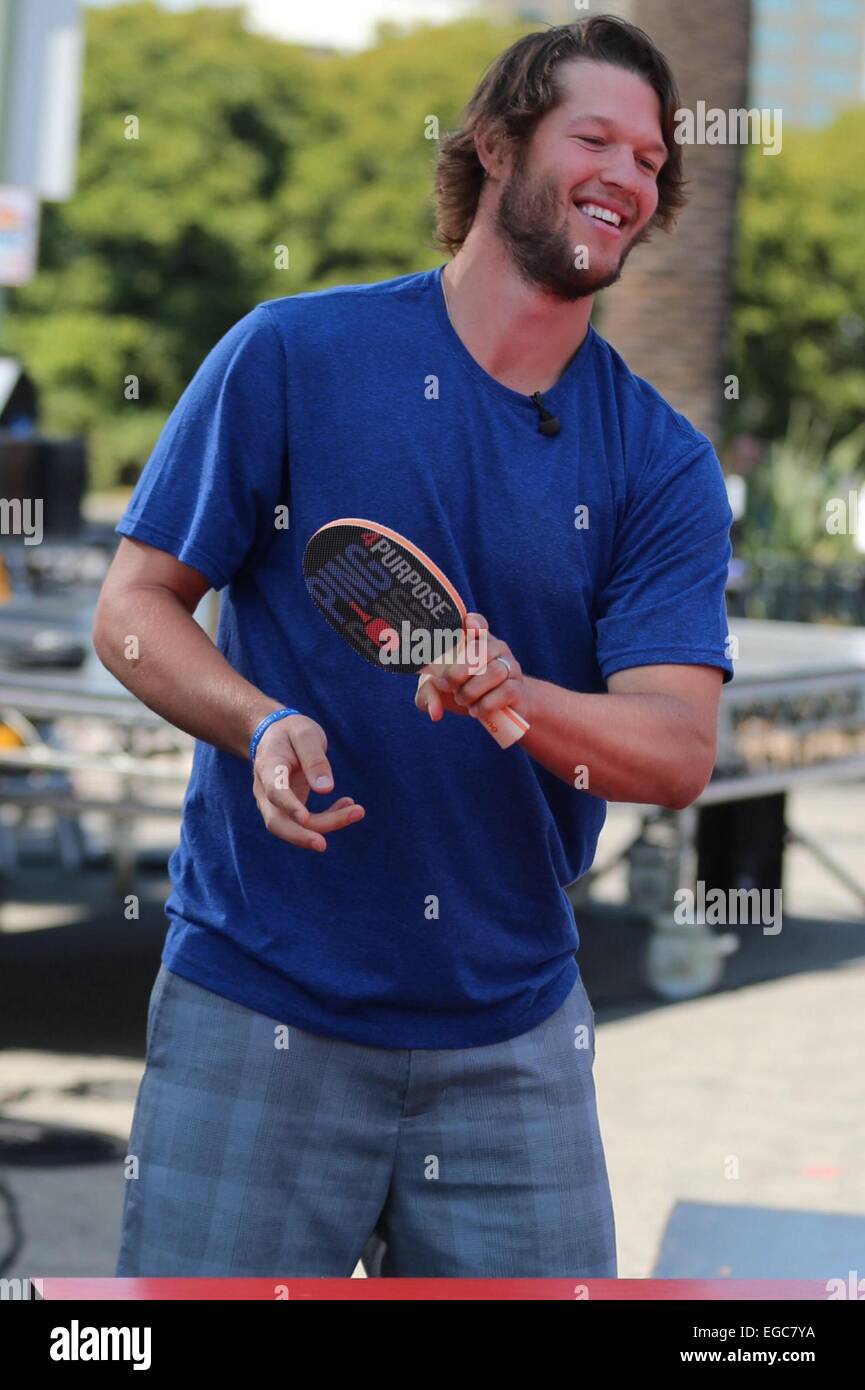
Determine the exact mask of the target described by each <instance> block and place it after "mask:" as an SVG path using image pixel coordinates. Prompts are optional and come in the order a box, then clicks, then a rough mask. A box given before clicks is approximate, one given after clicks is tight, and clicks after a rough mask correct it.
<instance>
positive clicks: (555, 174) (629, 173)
mask: <svg viewBox="0 0 865 1390" xmlns="http://www.w3.org/2000/svg"><path fill="white" fill-rule="evenodd" d="M558 77H559V80H560V83H561V87H562V90H563V92H564V98H563V100H562V102H561V104H560V105H559V106H557V107H556V109H555V110H553V111H548V112H547V114H546V115H545V116H543V117H542V119H541V120H540V121H539V122H538V125H537V126H536V128H535V131H534V134H533V135H532V138H531V140H530V141H529V142H528V146H527V147H519V148H518V149H517V151H516V155H515V158H514V160H513V163H512V164H511V167H510V172H509V175H505V177H506V179H507V182H506V183H505V185H504V187H503V189H502V192H501V195H500V198H499V202H498V206H497V208H496V210H495V214H494V216H495V225H496V230H497V232H498V234H499V236H500V237H501V238H502V240H503V242H504V243H505V246H506V247H507V249H508V251H509V253H510V255H511V257H512V258H513V261H514V263H515V265H516V267H517V270H518V271H519V273H520V274H521V275H522V277H523V279H524V280H526V281H528V282H529V283H531V284H532V285H535V286H538V287H541V288H543V289H545V290H547V291H549V292H550V293H552V294H554V295H556V296H558V297H559V298H561V299H565V300H574V299H582V298H584V297H585V296H586V295H591V294H594V293H595V292H596V291H597V290H602V289H605V288H606V287H607V285H612V284H614V282H615V281H616V280H617V279H618V278H619V276H620V274H621V272H622V267H623V266H624V263H625V260H626V258H627V256H628V254H629V252H630V251H631V250H632V248H633V247H634V246H635V245H636V243H637V242H638V241H639V240H640V239H641V234H642V233H643V232H644V230H645V228H646V225H647V223H648V222H649V221H650V220H651V218H652V217H653V215H654V213H655V209H656V208H657V206H658V186H657V178H658V173H659V172H660V169H661V167H662V165H663V164H664V162H665V160H666V158H667V151H666V149H665V146H664V138H663V135H662V133H661V123H660V102H659V100H658V96H657V93H656V92H655V91H654V90H653V88H652V87H650V86H649V84H648V82H646V81H645V80H644V79H643V78H642V77H640V76H638V75H637V74H636V73H632V72H626V71H625V70H624V69H623V68H617V67H613V66H612V65H611V64H609V63H596V62H590V61H587V60H585V59H580V60H578V61H575V62H570V63H567V64H564V65H563V66H562V67H561V68H560V69H559V70H558ZM592 209H594V211H592ZM598 213H601V214H602V216H601V217H599V216H598ZM603 215H606V216H607V217H609V216H611V215H612V217H613V219H614V221H613V222H610V221H605V220H602V217H603ZM616 218H618V219H619V223H618V225H615V219H616Z"/></svg>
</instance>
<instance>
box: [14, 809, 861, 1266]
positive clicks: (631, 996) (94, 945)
mask: <svg viewBox="0 0 865 1390" xmlns="http://www.w3.org/2000/svg"><path fill="white" fill-rule="evenodd" d="M790 820H791V821H792V822H793V823H794V824H796V825H797V826H799V827H800V828H802V829H804V830H806V831H807V832H808V833H810V834H813V835H815V836H817V837H818V838H820V839H821V841H822V843H823V844H824V845H826V846H827V847H828V848H830V849H831V850H832V852H833V853H834V854H836V855H837V856H838V857H839V859H840V860H841V861H842V862H843V863H844V864H845V865H846V866H847V868H848V870H849V871H850V872H853V873H856V872H857V871H858V873H859V875H860V877H861V878H862V879H863V881H865V853H863V841H865V788H863V787H860V786H853V787H845V786H843V785H838V786H836V787H830V788H821V789H817V788H809V789H808V790H807V791H804V792H802V793H799V794H797V795H796V796H795V797H793V798H791V805H790ZM633 825H634V821H633V815H632V813H631V811H630V810H629V809H628V808H624V807H614V808H611V816H610V820H609V823H608V827H607V829H606V830H605V832H604V837H603V840H602V845H601V850H600V856H599V857H600V858H602V859H605V858H606V857H607V856H608V855H610V854H612V853H613V852H614V851H615V849H616V848H617V846H618V845H620V844H623V843H624V842H625V841H626V840H627V838H628V836H629V834H631V833H632V831H633ZM157 833H163V831H162V830H160V831H159V832H157V831H155V830H154V831H153V834H152V835H151V836H150V837H149V838H151V839H152V838H153V835H156V834H157ZM146 838H147V837H146ZM137 887H138V889H139V891H140V892H141V894H142V898H143V911H142V916H141V920H140V921H139V922H137V923H130V922H128V921H126V920H125V919H124V917H123V915H122V912H121V911H120V910H119V908H118V900H117V895H116V893H114V891H113V890H112V888H111V884H110V881H109V878H108V877H107V875H104V874H101V873H97V872H91V873H89V874H87V875H83V876H78V877H77V878H74V879H73V878H71V877H70V876H62V875H60V874H59V873H57V872H54V871H51V870H48V869H45V868H42V869H38V868H31V869H28V870H27V871H24V872H22V873H21V874H19V875H17V876H16V878H15V879H14V880H13V881H12V882H11V883H10V884H9V885H7V901H6V902H5V904H4V905H3V906H2V908H0V922H2V928H3V935H2V936H0V952H2V957H3V969H2V972H0V1117H2V1132H3V1134H4V1135H5V1139H6V1145H5V1161H4V1164H3V1168H2V1171H0V1261H2V1260H3V1258H4V1255H8V1254H10V1253H11V1258H9V1259H8V1261H7V1264H6V1267H5V1268H3V1269H2V1272H3V1273H4V1274H7V1275H15V1274H32V1273H38V1274H45V1275H51V1274H53V1275H72V1274H80V1275H85V1274H92V1275H97V1274H102V1275H105V1274H111V1273H112V1272H113V1261H114V1257H115V1252H116V1243H117V1228H118V1219H119V1211H120V1202H121V1197H122V1177H121V1173H120V1158H121V1157H122V1154H123V1153H124V1152H125V1141H126V1139H127V1137H128V1132H129V1124H130V1120H131V1115H132V1107H133V1103H134V1098H135V1090H136V1086H137V1083H138V1079H139V1077H140V1074H141V1068H142V1064H143V1045H144V1023H145V1016H146V1008H147V997H148V993H149V989H150V986H151V984H152V980H153V977H154V974H155V971H156V965H157V961H158V956H159V950H160V947H161V942H162V937H163V934H164V919H163V917H162V913H161V899H162V895H163V893H164V880H163V878H162V877H161V876H160V875H158V874H150V875H148V874H146V873H142V874H141V875H140V877H139V880H138V884H137ZM622 887H623V883H622V875H621V874H617V875H612V876H611V878H610V880H609V882H607V883H606V884H605V886H604V894H605V896H607V897H608V898H610V899H614V898H615V897H616V895H617V894H620V893H621V891H622ZM46 900H47V901H46ZM784 907H785V916H784V927H783V931H782V933H781V935H780V936H778V937H765V936H762V935H761V934H760V933H759V931H757V932H754V931H753V930H752V931H750V932H747V931H746V933H745V934H744V938H743V944H742V949H741V950H740V951H739V952H738V954H737V955H735V956H733V957H732V958H731V959H730V961H729V962H728V966H727V972H726V975H725V979H724V982H723V984H722V987H721V989H720V990H719V991H717V992H716V993H714V994H712V995H710V996H708V997H706V998H702V999H699V1000H694V1001H689V1002H686V1003H679V1004H675V1005H669V1004H663V1003H660V1002H659V1001H658V1000H656V999H653V998H652V997H651V996H649V995H648V994H647V993H646V991H645V989H644V988H643V987H642V986H641V984H640V969H639V959H640V952H641V950H642V947H643V945H644V941H645V936H644V933H643V932H642V930H641V929H640V928H639V927H638V926H637V925H636V924H635V923H633V922H631V921H628V920H627V919H619V918H615V917H613V916H612V915H610V916H604V915H600V916H597V917H593V918H591V919H586V920H585V921H584V923H583V932H582V935H583V948H582V952H581V959H582V961H583V970H584V975H585V979H586V982H587V987H588V989H589V993H590V995H591V996H592V999H593V1001H594V1003H595V1007H596V1013H597V1019H598V1025H599V1027H598V1039H597V1060H596V1069H595V1077H596V1084H597V1090H598V1097H599V1112H600V1117H601V1126H602V1131H603V1134H604V1140H605V1145H606V1152H607V1160H608V1166H609V1170H610V1179H611V1184H612V1189H613V1197H614V1205H615V1209H616V1219H617V1233H618V1248H619V1272H620V1275H621V1276H622V1277H627V1278H640V1277H646V1276H648V1275H649V1274H651V1273H652V1272H655V1271H657V1272H660V1273H663V1274H664V1275H666V1276H670V1275H672V1274H675V1273H682V1274H688V1273H694V1272H698V1271H697V1267H696V1266H695V1264H694V1261H695V1260H696V1261H697V1263H698V1264H699V1261H700V1260H702V1262H703V1265H704V1266H705V1265H709V1266H711V1268H704V1269H703V1272H705V1273H716V1274H725V1273H729V1274H733V1275H736V1274H744V1273H752V1274H754V1273H756V1274H758V1275H759V1274H760V1273H763V1274H769V1273H771V1272H773V1270H774V1269H776V1268H777V1267H778V1265H779V1263H780V1264H781V1265H782V1266H783V1270H782V1272H784V1271H786V1272H787V1273H789V1274H801V1275H805V1274H808V1273H811V1274H812V1275H814V1276H820V1277H822V1276H823V1273H824V1271H826V1270H828V1272H829V1273H838V1274H839V1275H840V1276H842V1277H844V1276H846V1273H847V1271H848V1270H849V1269H858V1270H859V1272H860V1274H865V1104H863V1099H865V1081H863V1076H862V1058H863V1055H865V1009H863V1007H862V1003H863V987H865V920H863V918H862V906H861V903H858V904H857V902H856V901H855V900H854V899H853V898H852V897H851V896H850V894H849V892H848V891H847V890H846V889H844V888H842V887H841V886H840V885H838V884H837V883H835V882H833V880H832V878H831V876H830V875H828V874H827V872H826V870H825V869H824V868H823V867H821V866H819V865H818V864H816V863H815V862H814V861H813V860H812V859H811V858H810V857H809V856H808V855H807V853H806V852H805V851H804V850H803V849H802V848H799V847H794V848H792V849H791V850H790V851H789V857H788V877H787V885H786V891H785V902H784ZM13 1138H14V1139H16V1141H17V1144H16V1149H15V1151H14V1152H13V1151H12V1150H11V1149H10V1140H11V1139H13ZM718 1208H721V1209H722V1210H721V1211H720V1212H719V1211H718V1210H717V1209H718ZM809 1214H813V1215H809ZM832 1214H837V1218H836V1219H835V1220H833V1219H832ZM842 1217H843V1218H849V1219H842ZM785 1241H786V1245H785ZM662 1247H663V1248H662ZM797 1262H798V1267H796V1265H797ZM827 1277H828V1274H827Z"/></svg>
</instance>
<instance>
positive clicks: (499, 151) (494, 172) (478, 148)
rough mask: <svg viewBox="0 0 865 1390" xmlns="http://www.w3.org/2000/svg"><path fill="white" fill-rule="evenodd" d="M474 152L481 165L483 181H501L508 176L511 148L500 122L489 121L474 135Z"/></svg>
mask: <svg viewBox="0 0 865 1390" xmlns="http://www.w3.org/2000/svg"><path fill="white" fill-rule="evenodd" d="M475 152H476V154H477V157H478V159H479V160H480V162H481V164H482V165H483V168H484V178H485V179H488V178H496V179H501V178H504V177H506V176H507V175H508V173H509V171H510V167H511V161H512V159H513V147H512V142H511V141H510V140H509V139H508V136H507V135H506V133H505V131H504V130H503V129H502V126H501V123H500V122H498V121H490V123H489V124H488V125H486V126H484V127H483V129H482V130H480V131H478V132H477V133H476V135H475Z"/></svg>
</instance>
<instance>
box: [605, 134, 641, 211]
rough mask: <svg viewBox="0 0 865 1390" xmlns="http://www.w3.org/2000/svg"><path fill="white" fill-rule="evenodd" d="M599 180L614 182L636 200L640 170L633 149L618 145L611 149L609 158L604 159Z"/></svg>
mask: <svg viewBox="0 0 865 1390" xmlns="http://www.w3.org/2000/svg"><path fill="white" fill-rule="evenodd" d="M601 181H602V182H603V183H609V184H615V185H616V187H617V188H621V189H622V190H623V191H624V192H625V193H628V194H630V195H631V197H632V198H633V199H634V200H635V201H636V197H637V193H638V191H639V188H640V171H639V169H638V168H637V162H636V160H635V158H634V152H633V150H628V149H623V148H622V147H621V146H619V147H618V148H617V149H616V150H615V151H611V152H610V157H609V159H607V160H605V161H604V167H603V169H602V170H601Z"/></svg>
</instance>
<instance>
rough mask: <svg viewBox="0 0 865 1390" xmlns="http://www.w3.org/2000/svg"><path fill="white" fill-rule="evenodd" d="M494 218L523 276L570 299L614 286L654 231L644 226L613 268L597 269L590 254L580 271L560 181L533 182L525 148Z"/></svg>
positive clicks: (536, 285) (544, 288) (535, 284)
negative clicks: (649, 231)
mask: <svg viewBox="0 0 865 1390" xmlns="http://www.w3.org/2000/svg"><path fill="white" fill-rule="evenodd" d="M495 222H496V230H497V231H498V234H499V236H500V237H501V239H502V241H503V242H504V245H505V247H506V249H507V251H508V253H509V255H510V257H511V259H512V261H513V263H514V265H515V267H516V269H517V272H518V274H519V275H520V277H521V279H523V280H524V281H525V282H526V284H528V285H531V286H532V287H533V288H537V289H542V290H546V291H547V292H548V293H550V294H552V295H554V296H555V297H556V298H558V299H564V300H568V301H573V300H576V299H586V298H588V297H589V296H590V295H593V294H596V293H597V292H598V290H605V289H607V288H608V287H609V286H610V285H614V284H615V283H616V281H617V280H618V278H619V276H620V275H621V273H622V270H623V269H624V265H625V261H626V260H627V258H628V256H629V255H630V253H631V251H632V250H633V249H634V247H635V246H637V245H638V244H639V242H641V241H643V240H644V239H646V238H647V236H648V230H649V229H648V227H645V228H643V230H642V231H641V232H640V234H639V235H638V236H633V237H632V238H631V240H630V241H628V242H626V243H624V245H623V249H622V250H621V252H620V254H619V256H618V259H617V260H616V261H615V263H614V264H613V265H612V266H610V265H609V264H607V265H606V267H605V268H604V269H600V268H598V269H594V268H593V267H592V265H591V256H590V258H589V262H590V263H589V265H588V266H586V267H584V268H582V269H578V268H577V266H575V265H574V259H575V252H576V245H578V244H579V243H575V242H574V237H573V229H572V228H571V226H570V223H569V221H568V214H567V213H564V214H563V213H562V203H561V198H560V196H559V194H558V192H557V191H556V187H555V184H554V183H553V181H552V180H551V179H539V180H535V181H532V179H531V178H530V176H529V174H528V172H527V169H526V164H525V160H524V158H523V154H522V151H518V152H517V156H516V159H515V161H514V168H513V173H512V175H511V178H510V179H509V181H508V183H507V184H506V186H505V188H504V190H503V192H502V194H501V197H500V198H499V203H498V207H497V209H496V214H495ZM623 242H624V238H623Z"/></svg>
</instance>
